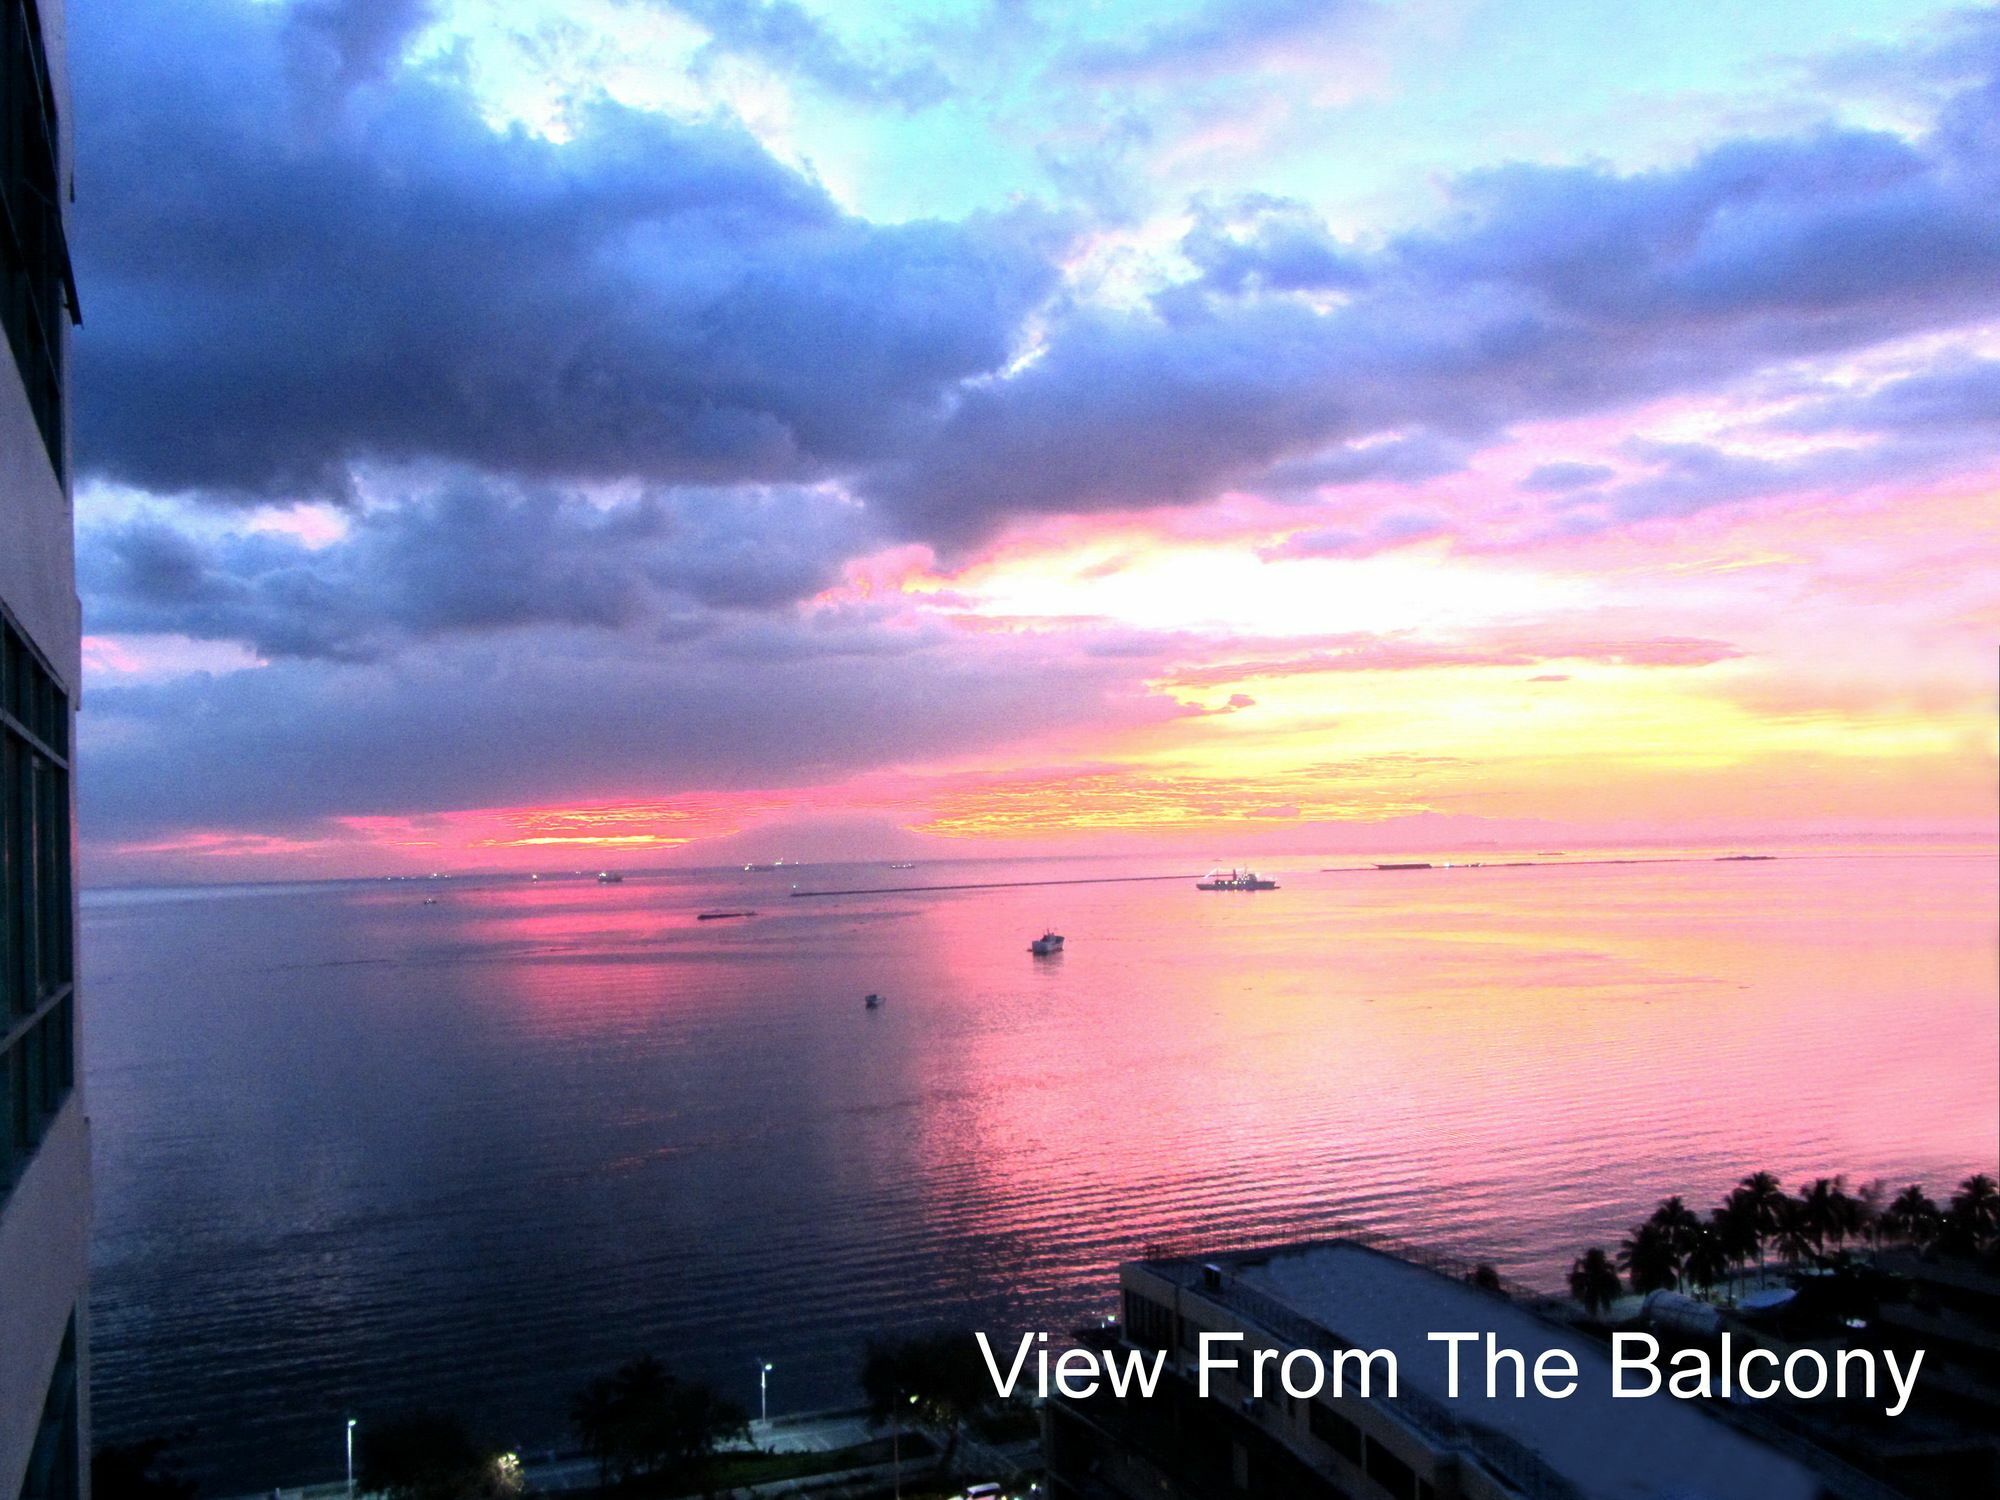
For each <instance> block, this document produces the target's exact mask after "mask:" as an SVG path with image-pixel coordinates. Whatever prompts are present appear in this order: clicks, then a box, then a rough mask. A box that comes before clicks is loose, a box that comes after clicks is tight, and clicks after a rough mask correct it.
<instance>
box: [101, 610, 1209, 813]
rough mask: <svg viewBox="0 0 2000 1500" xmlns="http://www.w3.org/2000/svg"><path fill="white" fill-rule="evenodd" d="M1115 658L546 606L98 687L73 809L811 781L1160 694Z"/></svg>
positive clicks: (409, 803)
mask: <svg viewBox="0 0 2000 1500" xmlns="http://www.w3.org/2000/svg"><path fill="white" fill-rule="evenodd" d="M779 635H782V636H783V639H782V640H779V639H776V638H774V637H775V636H779ZM753 665H754V667H755V670H754V671H753V670H746V667H749V666H753ZM1057 677H1059V678H1060V680H1061V681H1062V683H1063V691H1062V692H1060V693H1051V692H1050V691H1049V690H1048V684H1049V682H1050V681H1051V680H1053V679H1055V678H1057ZM1128 678H1129V669H1128V668H1127V667H1126V666H1124V665H1123V664H1121V663H1118V662H1115V661H1114V662H1106V663H1092V662H1090V661H1089V660H1088V659H1086V658H1081V657H1078V656H1076V655H1074V654H1073V653H1071V652H1069V651H1068V650H1067V649H1066V648H1065V647H1063V646H1062V645H1061V644H1060V643H1057V642H1053V641H1048V640H1037V639H1030V638H1016V639H1012V640H1008V641H992V640H988V641H985V642H983V643H982V649H979V650H976V651H971V650H967V649H965V648H964V641H963V638H962V637H959V636H956V635H955V634H954V633H952V632H948V631H944V630H916V631H911V630H887V629H883V628H881V627H879V626H878V625H875V624H873V623H871V622H869V621H866V620H858V621H852V622H843V621H840V620H837V619H836V620H821V621H818V622H815V623H810V624H803V623H802V624H794V625H780V624H776V623H765V624H756V623H751V622H746V623H745V624H743V625H725V626H723V627H722V628H720V629H718V630H716V631H714V632H711V633H709V634H707V635H705V636H703V637H702V638H701V639H700V640H698V641H693V642H688V643H684V644H680V645H674V644H666V645H662V644H659V643H652V644H647V643H644V642H638V641H629V640H624V639H622V638H616V637H611V638H607V637H604V636H601V635H596V634H588V633H586V634H581V635H579V634H578V633H576V632H566V631H562V630H560V629H558V628H556V627H550V626H543V627H537V628H535V630H534V633H533V636H532V638H531V639H529V640H527V641H525V642H524V643H523V649H503V648H502V646H501V645H500V643H498V642H495V641H492V640H469V639H464V638H460V639H456V640H452V641H446V642H439V643H436V644H434V645H432V646H430V647H428V648H426V649H425V650H424V651H422V652H418V653H408V654H405V655H402V656H398V657H396V658H394V659H389V660H383V661H378V662H367V663H339V664H328V663H324V662H296V661H294V662H280V663H276V664H274V665H272V666H269V667H265V668H262V669H260V670H257V671H246V672H236V673H232V674H229V675H227V676H220V677H207V676H200V677H193V678H183V679H179V680H177V681H173V682H168V683H160V684H152V685H146V686H126V687H118V686H109V685H106V686H100V687H96V688H94V689H93V690H92V692H91V696H90V715H89V718H90V728H91V733H90V735H89V737H88V738H87V739H86V741H85V742H84V745H83V747H82V756H83V774H82V780H81V788H82V798H83V804H84V815H85V817H86V818H87V819H88V821H89V827H90V828H91V831H92V837H93V839H94V840H95V841H96V842H98V843H99V844H108V843H114V842H117V841H119V840H122V839H127V838H133V837H141V836H144V835H146V834H149V833H151V832H154V831H157V830H161V829H177V828H189V827H213V826H218V825H226V826H239V827H240V826H255V827H266V826H284V825H286V824H288V823H292V822H293V820H297V819H302V818H315V817H320V816H325V815H336V814H353V815H363V814H396V813H411V812H431V811H437V810H440V809H447V808H464V807H492V806H508V805H519V804H522V803H533V802H539V801H545V800H547V799H548V798H550V797H551V796H560V797H562V798H564V799H566V800H568V801H572V802H574V801H588V800H590V799H592V798H595V797H621V796H630V795H631V794H632V793H633V791H634V789H635V788H652V789H655V790H657V789H661V788H673V787H687V786H701V787H707V788H730V787H760V786H766V787H767V786H776V785H798V784H801V783H803V784H813V783H814V782H816V781H817V780H819V779H821V778H837V777H840V776H842V775H846V774H849V773H852V772H856V771H860V770H865V769H868V768H871V767H874V766H879V765H883V764H895V763H901V762H908V761H921V760H923V759H924V758H926V757H933V756H944V755H949V754H952V753H955V752H960V751H964V750H968V749H972V748H978V747H983V746H986V745H990V744H991V743H992V742H993V739H994V735H995V732H996V730H995V726H996V725H1003V726H1006V728H1005V731H1004V732H1005V733H1006V734H1007V735H1009V736H1013V735H1020V736H1026V735H1031V734H1034V733H1036V732H1038V731H1046V730H1050V729H1054V728H1058V727H1070V726H1075V725H1079V724H1092V725H1102V724H1104V723H1105V722H1107V720H1109V721H1114V722H1115V721H1116V720H1118V719H1119V718H1121V717H1123V718H1126V719H1130V718H1132V717H1134V716H1146V717H1153V718H1157V717H1161V716H1163V715H1165V714H1168V713H1171V712H1173V711H1174V710H1173V707H1172V705H1171V704H1168V703H1165V702H1162V701H1152V702H1143V701H1140V700H1139V699H1137V698H1136V697H1134V696H1132V695H1130V694H1128V692H1127V691H1126V689H1125V687H1124V684H1125V683H1126V682H1127V680H1128Z"/></svg>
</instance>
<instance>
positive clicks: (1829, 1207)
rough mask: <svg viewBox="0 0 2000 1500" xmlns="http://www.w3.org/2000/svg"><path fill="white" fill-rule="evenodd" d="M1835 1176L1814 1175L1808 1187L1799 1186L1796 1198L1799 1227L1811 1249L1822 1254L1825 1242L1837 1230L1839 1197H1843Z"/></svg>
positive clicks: (1824, 1249)
mask: <svg viewBox="0 0 2000 1500" xmlns="http://www.w3.org/2000/svg"><path fill="white" fill-rule="evenodd" d="M1844 1196H1845V1194H1843V1193H1842V1192H1841V1191H1840V1179H1839V1178H1837V1177H1816V1178H1814V1179H1813V1185H1812V1186H1811V1187H1809V1188H1800V1189H1799V1196H1798V1198H1797V1200H1796V1202H1797V1204H1798V1216H1799V1227H1800V1228H1801V1229H1802V1230H1804V1231H1805V1233H1806V1236H1807V1237H1808V1238H1809V1239H1811V1240H1812V1245H1813V1249H1814V1250H1817V1251H1819V1252H1820V1253H1822V1254H1824V1253H1825V1251H1826V1242H1827V1240H1828V1239H1830V1238H1832V1237H1833V1236H1834V1235H1835V1234H1837V1233H1838V1231H1839V1225H1840V1205H1839V1201H1838V1200H1839V1199H1840V1198H1842V1197H1844Z"/></svg>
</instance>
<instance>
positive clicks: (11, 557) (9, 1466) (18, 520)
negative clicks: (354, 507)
mask: <svg viewBox="0 0 2000 1500" xmlns="http://www.w3.org/2000/svg"><path fill="white" fill-rule="evenodd" d="M38 8H39V11H40V16H41V23H42V35H43V41H44V44H45V45H46V47H47V50H48V54H49V59H48V60H49V72H50V79H51V82H52V83H53V84H54V86H55V89H56V98H57V108H58V111H59V123H60V132H61V139H60V152H61V162H60V167H61V176H62V182H63V184H64V186H65V188H67V186H68V184H69V181H70V172H71V156H70V145H71V141H72V140H73V133H72V129H71V124H70V120H69V87H68V85H69V78H68V67H67V62H66V49H65V46H64V17H63V0H38ZM66 336H67V334H66V333H65V337H66ZM67 363H68V362H67V360H65V368H67ZM0 602H4V603H5V605H6V607H7V609H8V611H9V612H10V613H11V614H12V615H13V617H14V619H15V621H16V623H17V624H18V625H19V626H20V627H21V628H22V629H23V630H24V631H25V632H26V633H27V634H28V636H29V637H30V638H31V639H32V640H33V641H34V643H35V645H36V647H37V648H38V649H39V650H40V651H41V653H42V655H43V656H44V657H46V658H47V660H48V661H49V663H50V664H51V665H52V666H53V667H54V668H55V671H56V675H57V676H58V677H59V678H60V679H61V680H62V685H63V687H64V689H65V690H66V691H67V692H68V694H69V699H70V703H71V704H72V706H74V705H75V704H76V703H77V702H78V699H79V696H80V692H79V690H80V686H81V670H82V669H81V662H80V655H81V645H80V636H81V611H80V609H79V606H78V603H77V595H76V563H75V545H74V528H73V524H72V515H71V509H70V497H69V495H68V493H67V492H66V490H65V487H64V485H63V484H62V482H61V480H60V479H59V478H58V476H57V474H56V471H55V468H54V466H53V465H52V464H51V463H50V462H49V458H48V451H47V449H46V448H45V447H44V445H43V442H42V437H41V433H40V431H39V430H38V429H37V428H36V425H35V420H34V417H33V415H32V413H31V412H30V410H29V407H28V399H27V394H26V392H25V390H24V389H23V387H22V384H21V380H20V376H19V373H18V372H17V370H16V369H15V366H14V361H13V359H12V357H11V354H10V353H9V352H8V351H7V345H6V342H5V339H4V338H0ZM72 739H73V737H72ZM70 785H71V798H72V814H73V813H74V796H75V777H74V775H72V777H71V782H70ZM74 826H75V818H74V816H73V815H72V818H71V827H72V829H73V828H74ZM74 920H75V912H74V911H73V910H72V912H71V921H72V922H74ZM79 990H80V986H79ZM76 1010H77V1017H78V1019H77V1027H76V1035H77V1042H76V1046H77V1049H78V1054H79V1056H78V1063H77V1068H76V1083H75V1087H74V1089H73V1091H72V1092H71V1094H70V1097H69V1099H68V1101H67V1103H65V1104H64V1106H63V1108H62V1110H61V1112H60V1113H59V1114H58V1115H57V1116H56V1118H55V1119H54V1121H52V1122H51V1124H50V1125H49V1127H48V1129H47V1132H46V1134H45V1135H44V1136H43V1139H42V1142H41V1145H40V1147H39V1148H38V1149H37V1151H36V1153H35V1156H34V1158H33V1160H31V1161H30V1162H29V1164H28V1166H27V1168H26V1170H25V1171H24V1172H23V1173H22V1175H21V1177H20V1179H19V1181H17V1182H16V1183H15V1184H14V1187H13V1190H12V1191H11V1192H10V1193H8V1194H7V1195H6V1197H5V1198H4V1199H0V1500H14V1497H15V1496H16V1495H17V1494H18V1493H19V1492H20V1487H21V1480H22V1476H23V1473H24V1471H25V1469H26V1466H27V1461H28V1452H29V1448H30V1445H31V1444H32V1443H33V1441H34V1437H35V1431H36V1428H37V1426H38V1425H39V1424H40V1421H41V1415H42V1406H43V1402H44V1400H45V1398H46V1396H47V1394H48V1388H49V1378H50V1376H51V1374H52V1373H53V1372H54V1369H55V1365H56V1360H57V1357H58V1355H59V1353H60V1350H61V1345H62V1337H63V1331H64V1329H65V1328H66V1327H67V1325H68V1323H69V1319H70V1316H71V1314H72V1313H74V1314H75V1316H76V1320H77V1340H78V1344H77V1349H78V1383H79V1400H80V1403H81V1416H82V1427H83V1434H82V1450H83V1453H84V1454H85V1455H87V1454H88V1453H89V1451H90V1436H89V1402H88V1390H89V1353H88V1351H89V1338H88V1322H89V1319H88V1303H87V1298H86V1291H87V1285H88V1265H89V1248H90V1223H91V1211H90V1127H89V1123H88V1119H87V1116H86V1114H85V1106H84V1089H83V1068H82V1060H81V1051H82V1041H81V1037H82V1029H83V1020H82V1011H83V1006H82V997H81V994H80V993H79V995H78V999H77V1004H76ZM84 1473H85V1478H84V1484H85V1486H86V1492H87V1487H88V1464H87V1462H86V1463H85V1465H84Z"/></svg>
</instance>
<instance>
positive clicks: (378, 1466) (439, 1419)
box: [355, 1411, 505, 1500]
mask: <svg viewBox="0 0 2000 1500" xmlns="http://www.w3.org/2000/svg"><path fill="white" fill-rule="evenodd" d="M359 1429H360V1442H359V1443H358V1445H357V1453H356V1463H355V1471H356V1475H355V1477H356V1478H357V1479H358V1480H359V1482H360V1487H361V1488H362V1489H363V1490H367V1491H370V1492H371V1493H381V1494H385V1495H389V1496H392V1497H394V1500H493V1497H495V1496H498V1495H501V1494H503V1493H504V1492H505V1486H504V1485H503V1483H502V1474H501V1471H500V1467H499V1464H498V1462H497V1460H498V1457H499V1455H498V1454H497V1453H494V1452H491V1451H489V1450H487V1449H485V1448H483V1447H481V1445H480V1444H479V1443H477V1442H476V1441H474V1439H473V1437H472V1434H471V1433H470V1432H468V1431H467V1430H466V1426H465V1424H464V1423H463V1422H461V1421H460V1420H459V1419H458V1418H457V1417H454V1416H451V1415H449V1414H447V1413H443V1412H423V1411H419V1412H407V1413H404V1414H403V1415H401V1416H396V1417H389V1418H386V1419H382V1420H377V1421H365V1422H362V1423H360V1424H359Z"/></svg>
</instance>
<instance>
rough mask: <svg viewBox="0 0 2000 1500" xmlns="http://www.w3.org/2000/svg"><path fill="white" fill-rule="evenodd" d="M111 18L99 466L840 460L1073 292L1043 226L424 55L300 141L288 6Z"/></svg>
mask: <svg viewBox="0 0 2000 1500" xmlns="http://www.w3.org/2000/svg"><path fill="white" fill-rule="evenodd" d="M352 9H353V7H349V10H352ZM91 18H95V19H94V20H92V19H91ZM84 19H85V20H86V21H89V22H90V24H91V31H90V34H89V35H87V36H83V37H80V38H79V39H78V41H77V43H76V45H75V49H74V50H75V54H76V58H77V69H78V74H77V84H76V89H77V95H78V110H77V114H78V119H79V121H80V122H81V128H82V129H83V131H84V138H83V140H82V142H81V145H80V155H81V157H82V158H83V160H84V161H85V162H86V164H87V176H86V180H85V188H84V190H83V191H81V192H80V193H79V201H78V206H77V210H76V229H75V235H74V238H75V242H76V246H77V251H78V255H79V258H80V261H81V268H80V269H81V273H82V276H83V279H84V280H85V282H86V283H87V284H88V285H89V286H90V287H91V294H92V295H91V304H92V305H91V314H92V315H91V319H90V323H89V325H88V326H87V327H86V329H85V330H84V332H83V334H82V336H81V337H80V338H79V339H78V347H77V362H78V375H77V388H78V392H79V406H80V410H79V415H78V421H77V431H78V433H79V435H80V443H81V462H82V467H83V469H84V470H85V472H86V473H88V474H97V475H103V476H109V477H113V478H116V479H120V480H123V481H127V482H129V483H132V484H136V485H140V486H143V487H146V488H149V489H154V490H201V491H203V492H206V493H209V494H217V493H230V492H235V493H239V494H243V495H250V496H268V495H274V494H291V493H297V492H313V493H327V492H330V491H336V490H337V489H338V487H339V485H340V483H341V480H342V475H343V473H344V471H345V468H346V466H347V465H348V464H350V463H351V462H353V461H355V460H357V459H361V458H377V459H382V458H388V459H396V458H407V457H417V456H423V457H437V458H445V459H450V460H456V461H461V462H465V463H469V464H473V465H477V466H480V467H483V468H487V469H490V470H502V471H510V472H514V473H519V474H560V475H564V476H569V477H579V476H611V475H637V476H642V477H645V478H647V479H650V480H655V481H695V482H704V481H713V482H733V481H738V480H769V479H783V478H796V477H801V476H816V475H820V474H823V473H826V472H828V471H829V470H832V469H837V468H840V467H843V466H851V465H854V464H857V463H860V462H862V461H865V460H867V459H870V458H873V457H877V456H879V455H881V454H883V453H886V452H889V451H893V450H894V449H896V448H897V447H898V446H899V445H900V444H901V443H902V442H904V441H905V440H906V434H907V432H908V430H909V429H910V428H911V426H912V425H913V424H915V423H918V422H920V421H922V420H924V419H925V418H927V417H928V415H929V413H930V412H931V411H932V410H933V409H934V408H935V406H936V404H937V403H938V401H939V399H940V397H941V395H942V394H943V393H944V392H945V391H946V390H948V389H949V388H950V387H952V386H953V385H954V384H956V383H957V382H958V381H960V380H962V379H965V378H967V377H969V376H974V375H979V374H982V373H985V372H987V371H990V370H992V369H993V368H995V367H996V366H998V365H999V364H1001V363H1002V362H1003V361H1004V360H1005V359H1006V358H1007V357H1008V354H1009V352H1010V349H1011V345H1012V342H1013V339H1014V336H1015V329H1016V326H1017V324H1018V322H1019V320H1020V318H1021V317H1022V315H1023V314H1024V312H1025V311H1026V309H1028V308H1029V307H1031V306H1033V305H1034V304H1035V303H1037V302H1038V301H1039V300H1040V299H1041V297H1042V296H1043V294H1044V293H1045V291H1046V290H1047V288H1048V287H1049V285H1050V283H1051V280H1052V273H1051V272H1050V270H1049V269H1048V266H1047V263H1046V258H1045V254H1044V252H1045V251H1046V250H1047V248H1048V247H1047V245H1045V244H1043V243H1041V237H1040V234H1039V232H1038V231H1037V229H1036V228H1035V226H1034V224H1032V223H1031V222H1030V221H1028V220H1027V219H1022V218H1017V219H1012V220H1005V221H1002V220H993V219H974V220H972V221H969V222H966V223H963V224H956V225H947V224H940V223H930V222H917V223H911V224H904V225H898V226H890V227H881V226H875V225H871V224H868V223H867V222H865V221H863V220H859V219H856V218H853V217H851V216H849V215H847V214H845V213H843V212H842V211H841V210H840V209H838V208H837V207H836V206H835V205H834V204H833V202H832V201H831V200H830V199H829V198H828V197H827V195H826V194H825V193H824V192H823V191H822V190H821V189H820V188H819V187H818V186H817V185H816V184H814V183H813V182H811V181H809V180H808V179H806V178H804V177H802V176H800V175H799V174H797V173H796V172H793V171H791V170H790V169H788V168H786V167H783V166H781V165H780V164H778V163H777V162H775V161H774V160H773V159H772V158H771V157H770V156H769V155H768V154H767V153H766V152H765V151H764V150H763V149H762V148H761V147H760V146H759V145H758V144H757V143H756V142H755V141H754V140H752V139H751V138H750V137H749V136H748V135H747V134H745V133H743V132H742V131H741V130H739V129H736V128H734V127H732V126H729V125H726V124H707V125H700V126H688V125H680V124H676V123H673V122H671V121H669V120H666V119H664V118H661V117H659V116H655V115H648V114H643V113H639V112H636V111H631V110H626V109H622V108H619V107H617V106H615V105H611V104H607V103H598V104H595V105H590V106H580V107H579V111H578V130H577V135H576V137H575V139H573V140H571V141H569V142H568V143H566V144H562V145H556V144H552V143H549V142H547V141H544V140H540V139H537V138H534V137H530V136H528V135H526V134H523V133H520V132H518V131H516V132H508V133H497V134H496V133H495V132H494V131H492V130H490V129H489V128H488V127H487V125H486V124H485V123H484V122H483V121H482V120H481V119H480V117H479V116H478V114H477V113H476V111H475V109H474V106H473V104H472V103H471V101H470V100H469V99H468V98H467V97H466V96H465V95H464V94H463V93H462V92H460V91H459V90H457V89H455V88H454V87H452V86H451V85H450V84H449V83H448V82H446V81H442V80H437V79H428V78H423V77H419V76H416V75H412V74H409V73H407V72H405V73H402V74H399V75H397V77H396V79H395V80H394V84H393V87H385V88H381V89H375V90H370V91H367V92H366V93H364V94H357V95H355V96H354V97H352V98H350V99H349V100H348V101H347V104H346V105H345V106H344V107H343V108H342V109H340V110H339V111H337V112H336V113H334V114H333V115H332V116H331V117H330V118H329V119H327V120H324V121H321V122H317V123H315V124H313V125H310V126H306V125H300V124H297V123H295V117H296V112H295V111H294V110H292V109H291V107H290V105H291V103H292V102H293V101H292V96H291V95H290V94H289V93H288V89H289V88H290V84H289V83H288V82H287V69H286V66H285V64H284V56H285V51H286V46H287V36H288V34H289V32H288V27H289V26H291V25H294V24H303V23H292V22H287V21H286V20H285V18H284V15H283V13H282V12H274V11H266V10H265V9H264V8H261V7H234V8H230V7H217V6H195V7H185V8H183V7H166V8H165V9H161V8H158V7H155V6H151V5H140V6H137V7H135V8H133V9H132V10H131V11H130V12H129V13H128V12H126V11H125V10H123V9H122V8H121V10H120V13H119V14H118V15H117V16H116V17H115V18H111V17H108V16H104V15H103V14H102V13H101V11H100V10H91V11H87V12H85V16H84ZM163 59H171V65H165V66H163Z"/></svg>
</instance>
